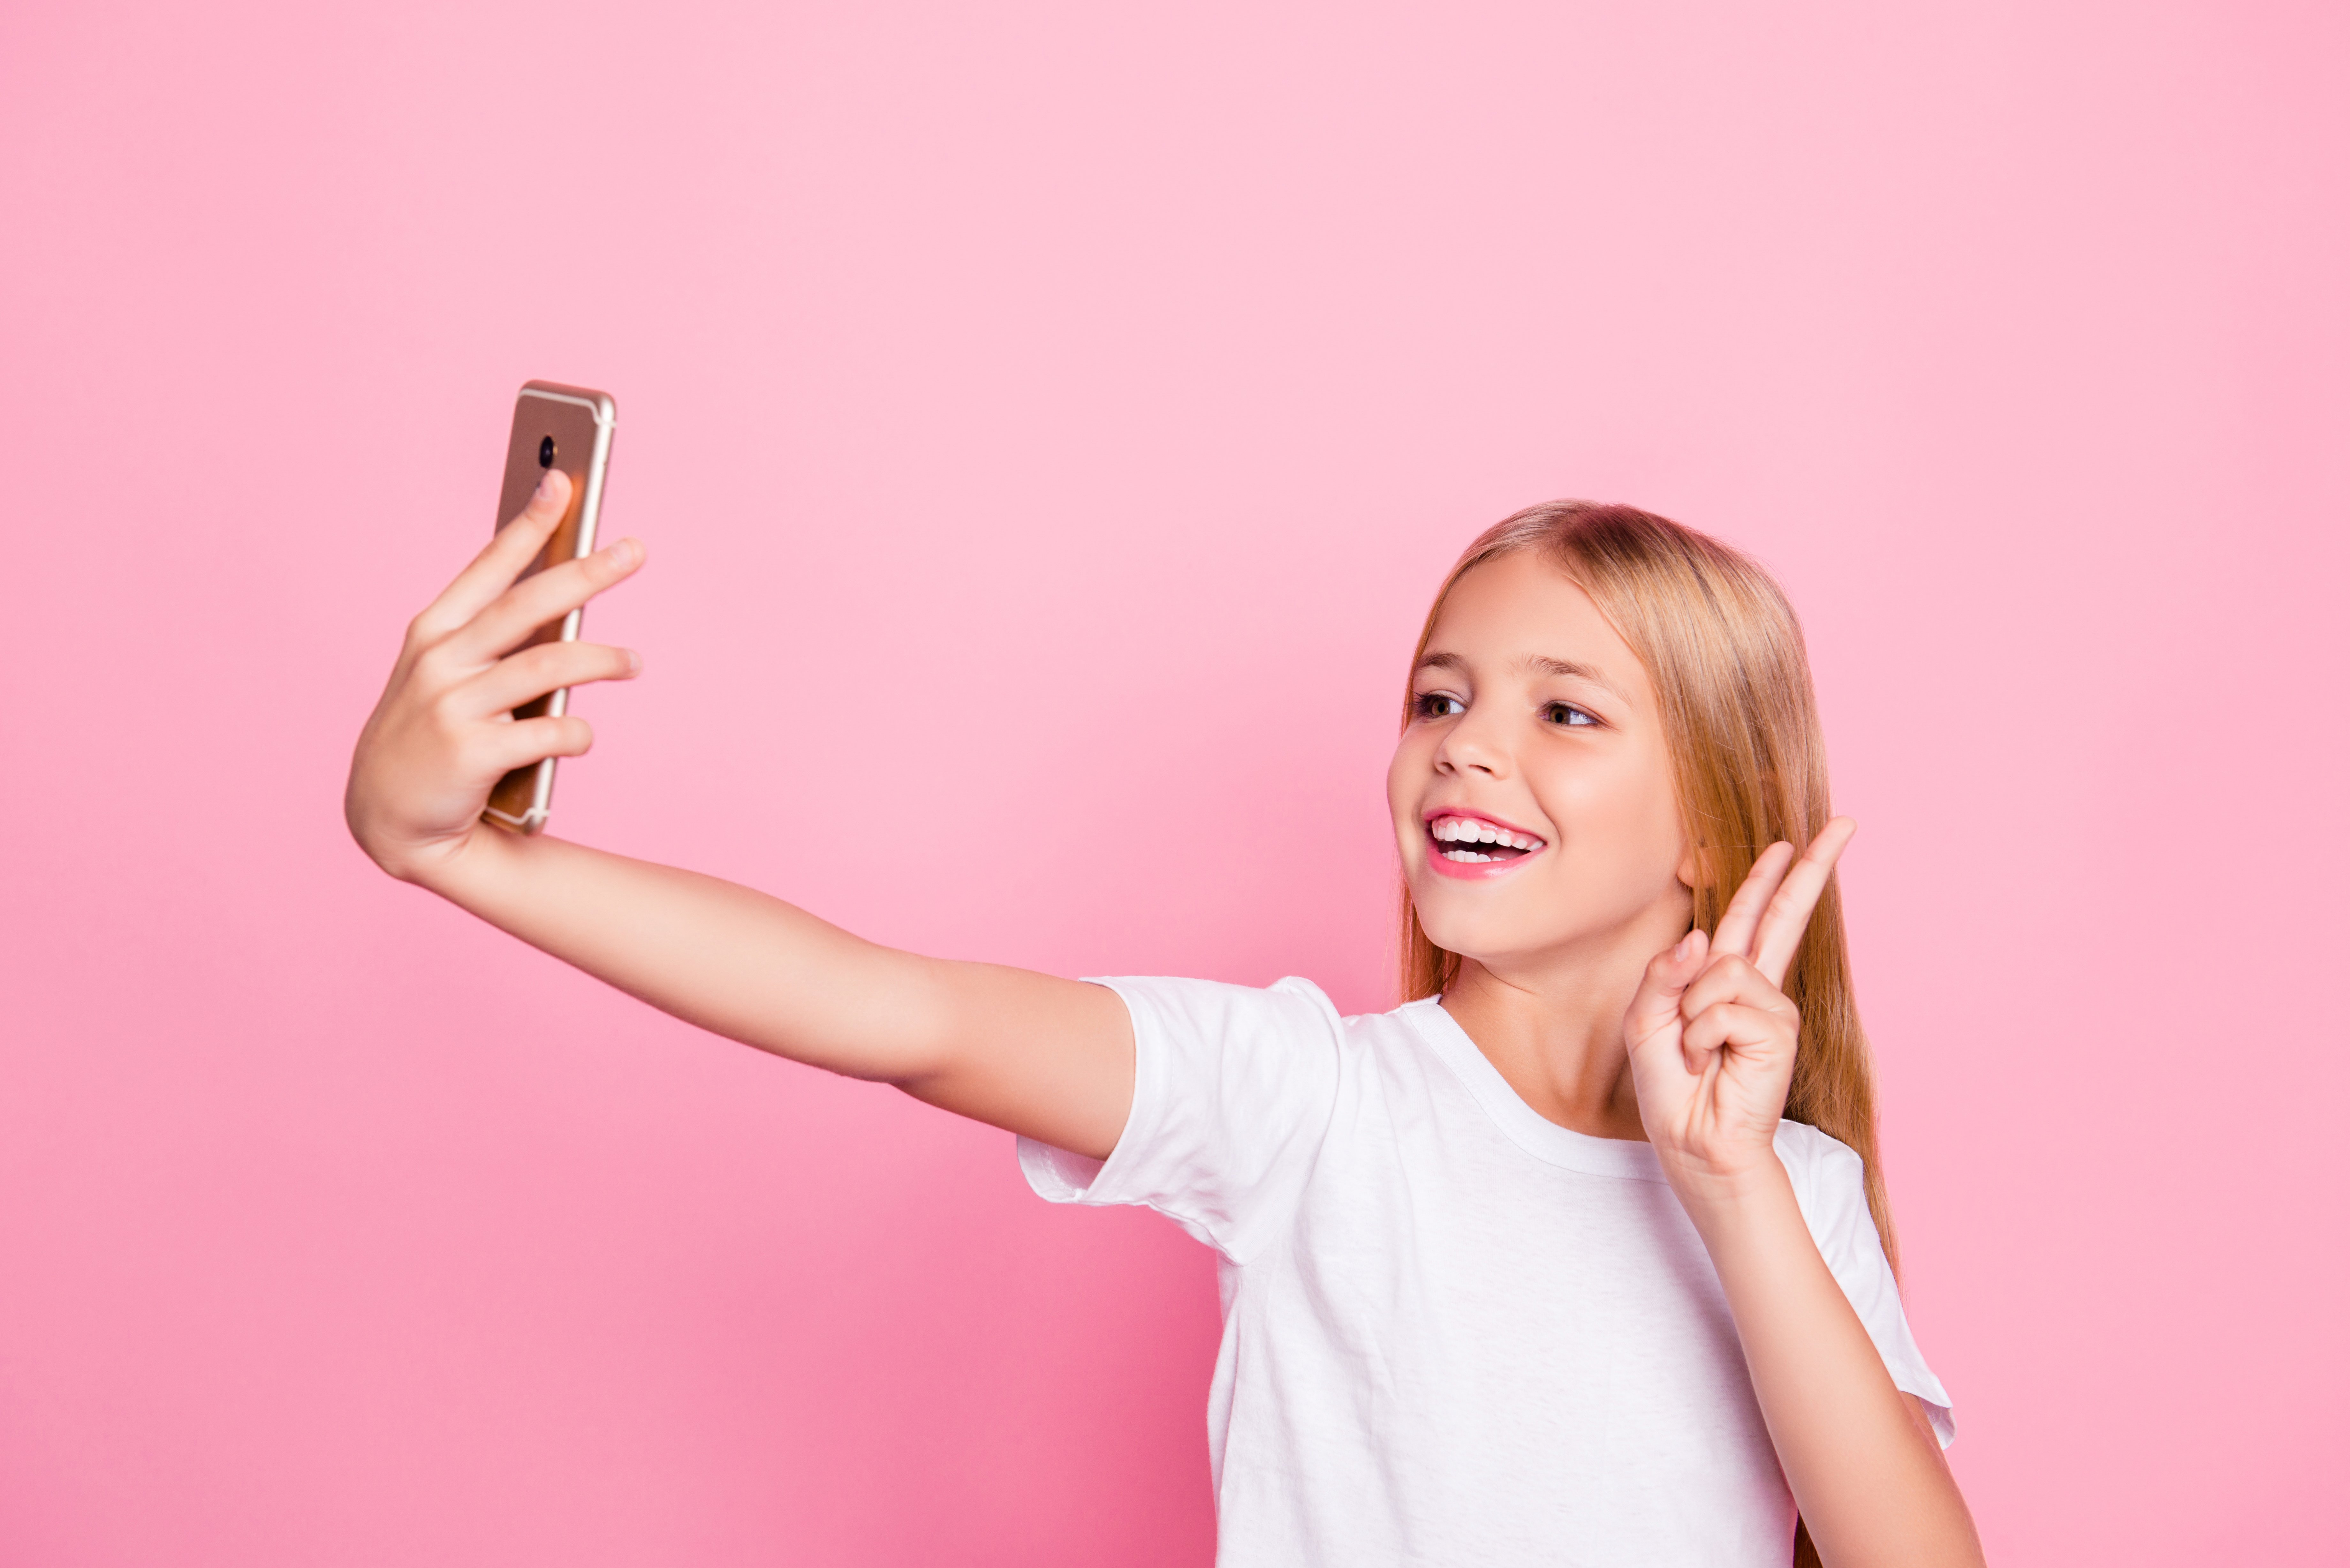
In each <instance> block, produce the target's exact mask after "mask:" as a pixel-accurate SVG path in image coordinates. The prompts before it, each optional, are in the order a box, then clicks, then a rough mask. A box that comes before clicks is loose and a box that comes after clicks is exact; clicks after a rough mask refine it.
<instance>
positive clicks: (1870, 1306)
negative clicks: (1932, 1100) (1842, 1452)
mask: <svg viewBox="0 0 2350 1568" xmlns="http://www.w3.org/2000/svg"><path fill="white" fill-rule="evenodd" d="M1773 1144H1774V1145H1775V1146H1776V1147H1777V1149H1778V1154H1779V1158H1780V1161H1781V1162H1782V1163H1783V1164H1784V1165H1785V1166H1786V1168H1787V1174H1788V1175H1789V1176H1790V1177H1792V1178H1793V1179H1794V1184H1795V1200H1796V1202H1797V1204H1798V1205H1799V1206H1800V1207H1801V1208H1802V1210H1803V1211H1804V1225H1805V1226H1806V1227H1807V1228H1808V1229H1809V1230H1810V1231H1811V1233H1812V1240H1813V1241H1814V1243H1816V1244H1817V1245H1818V1247H1819V1249H1820V1256H1821V1257H1822V1258H1823V1259H1825V1261H1826V1262H1827V1266H1828V1272H1830V1273H1832V1274H1834V1275H1835V1282H1836V1283H1837V1284H1839V1285H1841V1286H1842V1287H1844V1294H1845V1299H1846V1301H1848V1302H1850V1303H1852V1310H1853V1311H1854V1312H1855V1313H1856V1314H1858V1315H1859V1318H1860V1322H1861V1326H1862V1327H1864V1328H1866V1329H1867V1330H1868V1337H1869V1339H1870V1340H1871V1341H1872V1342H1874V1343H1875V1345H1876V1346H1877V1355H1880V1356H1882V1357H1884V1359H1885V1369H1886V1370H1887V1372H1889V1373H1891V1374H1892V1375H1893V1386H1895V1387H1896V1388H1898V1389H1900V1390H1901V1392H1903V1393H1904V1394H1914V1395H1916V1396H1917V1397H1918V1398H1919V1399H1921V1400H1923V1401H1924V1402H1925V1405H1926V1416H1927V1418H1928V1419H1929V1420H1930V1421H1932V1422H1933V1425H1934V1435H1935V1436H1936V1437H1937V1438H1940V1439H1941V1443H1942V1446H1943V1447H1944V1448H1946V1449H1947V1448H1949V1447H1950V1444H1951V1442H1952V1441H1953V1440H1954V1439H1955V1438H1957V1437H1958V1431H1959V1429H1958V1423H1957V1422H1956V1421H1955V1420H1954V1419H1953V1418H1952V1417H1951V1414H1950V1394H1949V1392H1948V1391H1947V1390H1945V1389H1944V1388H1943V1386H1942V1380H1941V1379H1940V1378H1939V1377H1937V1376H1934V1372H1933V1368H1931V1367H1929V1366H1927V1365H1926V1358H1925V1356H1924V1355H1922V1354H1921V1353H1920V1352H1919V1351H1918V1341H1917V1339H1916V1338H1915V1337H1914V1336H1913V1335H1912V1334H1910V1332H1909V1318H1908V1314H1906V1313H1904V1312H1903V1311H1902V1310H1901V1288H1900V1286H1898V1284H1896V1283H1895V1282H1894V1279H1893V1266H1892V1265H1891V1264H1890V1263H1888V1262H1886V1259H1885V1244H1884V1242H1883V1241H1880V1240H1878V1238H1877V1223H1876V1221H1875V1220H1872V1219H1870V1217H1869V1213H1868V1195H1867V1191H1866V1188H1865V1187H1864V1186H1863V1185H1862V1168H1861V1163H1860V1156H1858V1155H1857V1154H1855V1153H1854V1152H1853V1151H1852V1150H1851V1149H1850V1148H1849V1147H1846V1146H1845V1145H1844V1144H1842V1143H1840V1142H1838V1141H1837V1140H1836V1139H1835V1138H1833V1137H1829V1136H1828V1135H1827V1134H1825V1133H1824V1132H1822V1131H1820V1130H1819V1129H1818V1128H1817V1127H1807V1126H1805V1125H1804V1123H1802V1122H1792V1121H1783V1122H1781V1123H1780V1124H1779V1133H1778V1137H1776V1138H1774V1139H1773Z"/></svg>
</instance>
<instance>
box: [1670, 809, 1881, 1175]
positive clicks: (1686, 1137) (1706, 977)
mask: <svg viewBox="0 0 2350 1568" xmlns="http://www.w3.org/2000/svg"><path fill="white" fill-rule="evenodd" d="M1856 826H1857V825H1856V824H1855V823H1854V822H1853V820H1852V819H1851V818H1850V817H1845V816H1840V817H1837V818H1835V820H1834V821H1832V822H1830V823H1829V824H1828V825H1827V826H1826V827H1825V828H1823V829H1822V830H1821V832H1820V836H1818V837H1817V838H1814V840H1812V846H1811V847H1810V848H1809V849H1806V850H1805V851H1804V854H1803V857H1802V858H1801V859H1798V858H1796V856H1795V849H1794V846H1793V845H1791V844H1773V846H1771V847H1770V848H1768V849H1766V850H1764V851H1763V855H1762V857H1761V858H1760V859H1758V860H1756V861H1755V862H1754V869H1753V870H1752V871H1751V872H1749V873H1748V874H1747V877H1746V881H1745V884H1744V885H1743V886H1742V887H1741V888H1739V889H1738V896H1737V897H1736V898H1732V899H1731V901H1730V907H1729V908H1728V909H1725V910H1723V911H1722V915H1721V921H1720V923H1719V924H1718V925H1717V926H1716V927H1715V929H1714V933H1713V939H1712V940H1711V943H1709V942H1708V941H1707V939H1706V934H1705V933H1704V932H1703V931H1700V930H1693V931H1691V932H1690V934H1689V935H1688V936H1687V937H1686V938H1684V939H1683V940H1682V941H1681V944H1680V945H1679V947H1677V948H1674V949H1673V950H1671V951H1669V952H1663V953H1659V954H1658V955H1657V957H1656V958H1655V959H1653V960H1652V961H1650V962H1649V964H1648V973H1647V974H1646V975H1645V976H1644V977H1643V978H1642V980H1641V981H1640V989H1639V990H1638V992H1636V993H1635V994H1634V995H1633V998H1632V1005H1631V1007H1630V1008H1629V1009H1628V1010H1627V1012H1625V1014H1624V1044H1625V1045H1626V1047H1627V1050H1628V1051H1629V1052H1630V1054H1631V1061H1632V1086H1633V1089H1634V1091H1635V1092H1636V1093H1637V1094H1638V1096H1639V1101H1640V1124H1641V1126H1642V1127H1645V1128H1646V1129H1647V1130H1648V1141H1649V1142H1650V1144H1651V1145H1653V1146H1654V1147H1655V1148H1656V1151H1657V1156H1658V1158H1659V1160H1660V1161H1662V1163H1663V1165H1664V1167H1665V1172H1666V1175H1667V1177H1668V1179H1670V1180H1671V1182H1672V1184H1673V1187H1674V1189H1675V1190H1676V1191H1677V1192H1679V1193H1680V1195H1681V1197H1682V1199H1683V1201H1684V1202H1687V1201H1690V1199H1694V1198H1700V1197H1702V1196H1707V1194H1705V1193H1702V1192H1700V1190H1699V1189H1704V1188H1714V1187H1719V1188H1721V1189H1722V1190H1724V1191H1725V1192H1726V1191H1728V1190H1730V1189H1734V1188H1735V1187H1736V1186H1737V1185H1738V1184H1739V1183H1740V1182H1742V1181H1743V1180H1745V1179H1748V1178H1751V1177H1752V1176H1753V1175H1755V1174H1756V1173H1757V1172H1760V1171H1765V1170H1768V1169H1769V1168H1770V1167H1769V1166H1768V1165H1767V1164H1766V1163H1765V1162H1767V1161H1772V1160H1773V1159H1774V1158H1775V1157H1774V1156H1773V1153H1772V1149H1771V1139H1772V1137H1773V1135H1774V1134H1775V1133H1776V1132H1777V1131H1778V1129H1779V1117H1780V1114H1781V1113H1782V1112H1783V1111H1784V1110H1785V1108H1786V1105H1787V1085H1788V1081H1789V1079H1790V1078H1792V1077H1793V1075H1794V1070H1795V1037H1796V1033H1797V1030H1798V1029H1799V1028H1800V1026H1801V1024H1802V1020H1801V1019H1800V1018H1799V1017H1798V1016H1797V1015H1796V1012H1795V1005H1794V1003H1793V1002H1789V1001H1788V1000H1787V998H1786V995H1785V994H1784V993H1783V992H1781V991H1780V989H1779V985H1780V982H1781V981H1783V980H1784V979H1785V978H1786V974H1787V965H1788V964H1789V963H1791V962H1793V961H1794V957H1795V950H1796V948H1797V947H1798V946H1799V945H1801V943H1802V941H1803V939H1804V927H1805V926H1807V925H1808V924H1810V922H1811V918H1812V909H1813V907H1814V905H1816V904H1817V903H1818V902H1819V900H1820V893H1821V891H1822V890H1823V889H1824V888H1826V887H1827V881H1828V873H1829V872H1830V871H1832V870H1833V869H1835V862H1836V857H1837V856H1839V855H1841V854H1843V853H1844V846H1846V844H1848V843H1849V842H1851V839H1852V836H1853V833H1854V832H1855V830H1856Z"/></svg>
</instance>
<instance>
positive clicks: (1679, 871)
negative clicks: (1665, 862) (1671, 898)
mask: <svg viewBox="0 0 2350 1568" xmlns="http://www.w3.org/2000/svg"><path fill="white" fill-rule="evenodd" d="M1673 875H1674V876H1675V877H1679V879H1680V884H1681V886H1682V887H1684V888H1688V889H1689V890H1690V892H1692V893H1694V892H1696V891H1697V877H1698V869H1697V851H1696V850H1694V849H1691V850H1690V851H1688V852H1687V853H1686V854H1684V855H1683V856H1682V857H1681V863H1680V864H1679V865H1678V866H1676V867H1673Z"/></svg>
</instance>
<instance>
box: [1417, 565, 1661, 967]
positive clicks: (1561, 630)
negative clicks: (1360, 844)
mask: <svg viewBox="0 0 2350 1568" xmlns="http://www.w3.org/2000/svg"><path fill="white" fill-rule="evenodd" d="M1411 690H1412V720H1411V722H1410V724H1409V727H1408V728H1406V729H1405V731H1404V732H1403V739H1402V741H1401V742H1399V743H1398V745H1397V747H1396V753H1395V761H1394V763H1392V764H1390V765H1389V767H1388V805H1389V806H1390V807H1391V809H1392V810H1393V812H1394V814H1395V827H1396V843H1397V846H1398V847H1399V849H1400V850H1401V851H1402V853H1403V867H1404V875H1405V877H1407V878H1408V879H1409V883H1410V886H1411V897H1412V902H1413V904H1414V905H1415V906H1416V907H1417V909H1419V923H1420V928H1421V929H1423V930H1425V931H1426V932H1427V933H1428V936H1429V940H1431V941H1433V942H1434V943H1436V945H1437V946H1439V947H1440V948H1444V949H1447V950H1450V951H1452V952H1456V953H1460V954H1461V955H1462V956H1463V957H1466V958H1471V959H1474V960H1476V961H1479V962H1480V963H1482V964H1483V965H1485V967H1486V968H1488V969H1492V970H1497V971H1502V972H1503V973H1507V972H1508V971H1511V970H1513V969H1522V968H1524V967H1527V966H1528V965H1529V964H1531V963H1539V962H1540V961H1543V960H1544V959H1545V958H1553V957H1556V958H1565V957H1569V956H1571V955H1573V954H1574V953H1575V950H1578V949H1585V950H1591V949H1597V948H1612V947H1613V946H1614V945H1615V943H1616V942H1617V940H1638V941H1639V942H1641V943H1644V944H1648V943H1653V944H1654V945H1653V946H1648V947H1647V949H1646V950H1645V951H1644V952H1643V954H1642V957H1643V958H1645V957H1646V956H1648V953H1649V952H1654V951H1660V950H1662V949H1663V948H1664V947H1665V946H1667V945H1669V944H1670V942H1671V941H1672V940H1673V939H1674V938H1676V937H1678V936H1679V934H1680V932H1681V931H1682V930H1683V929H1686V927H1687V926H1688V923H1689V919H1690V891H1689V889H1690V881H1691V879H1692V877H1694V875H1695V873H1694V868H1693V867H1692V866H1691V864H1690V854H1689V850H1688V847H1687V846H1686V845H1685V844H1684V842H1683V840H1682V835H1681V824H1680V814H1679V810H1678V808H1677V806H1676V805H1675V801H1674V794H1673V782H1672V767H1671V759H1670V757H1669V754H1668V753H1667V752H1666V749H1665V733H1664V725H1663V722H1662V721H1661V720H1660V718H1659V714H1658V711H1657V700H1656V694H1655V692H1654V691H1653V690H1652V689H1651V688H1650V686H1649V682H1648V671H1647V670H1645V669H1643V668H1642V667H1641V664H1640V660H1639V659H1638V656H1637V655H1635V654H1634V653H1633V651H1632V649H1630V648H1629V647H1628V646H1627V644H1626V643H1625V641H1624V639H1622V638H1621V637H1618V636H1617V634H1616V628H1613V627H1611V626H1609V625H1608V624H1607V618H1605V617H1604V616H1602V615H1601V614H1600V613H1599V609H1598V607H1597V606H1596V605H1594V604H1593V603H1592V602H1591V598H1590V596H1589V595H1587V594H1586V593H1585V592H1584V591H1583V590H1582V589H1581V588H1579V587H1576V586H1575V584H1574V583H1572V582H1570V581H1568V580H1567V578H1566V576H1565V575H1564V574H1562V573H1561V572H1559V571H1558V570H1557V568H1555V567H1554V566H1550V565H1549V564H1548V563H1546V562H1544V561H1543V560H1542V559H1541V558H1540V557H1539V556H1535V555H1534V554H1533V553H1531V552H1524V551H1521V552H1517V553H1514V554H1512V555H1507V556H1500V557H1498V558H1497V559H1494V560H1491V561H1487V562H1486V563H1484V564H1483V565H1482V566H1477V567H1475V568H1473V569H1472V570H1471V571H1470V572H1469V573H1468V574H1467V575H1466V576H1463V577H1462V578H1461V580H1460V581H1459V582H1458V583H1456V584H1455V585H1454V586H1453V589H1452V593H1451V597H1449V598H1447V599H1446V600H1445V603H1444V608H1443V610H1442V612H1441V613H1440V615H1439V616H1438V617H1437V620H1436V628H1435V630H1434V632H1433V633H1432V634H1431V635H1430V638H1429V641H1428V653H1427V656H1426V658H1424V659H1422V660H1421V661H1420V666H1419V669H1418V670H1414V671H1413V672H1412V683H1411Z"/></svg>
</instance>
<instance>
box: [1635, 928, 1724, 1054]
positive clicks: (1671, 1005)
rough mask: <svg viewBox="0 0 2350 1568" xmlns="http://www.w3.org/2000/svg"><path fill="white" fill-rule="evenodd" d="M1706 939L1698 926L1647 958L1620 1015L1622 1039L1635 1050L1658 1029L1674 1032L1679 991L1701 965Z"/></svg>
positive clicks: (1686, 985)
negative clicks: (1645, 969) (1636, 987)
mask: <svg viewBox="0 0 2350 1568" xmlns="http://www.w3.org/2000/svg"><path fill="white" fill-rule="evenodd" d="M1709 947H1710V943H1709V942H1708V940H1707V939H1706V934H1705V932H1703V931H1702V930H1699V929H1691V930H1690V934H1689V935H1687V936H1685V937H1683V938H1682V939H1681V940H1680V942H1679V945H1678V946H1676V947H1673V948H1671V949H1669V950H1667V951H1664V952H1660V953H1659V954H1658V955H1657V956H1656V957H1655V958H1653V959H1650V960H1649V961H1648V972H1647V973H1645V974H1643V975H1642V976H1641V977H1640V989H1639V990H1638V991H1637V992H1633V993H1632V1005H1631V1007H1630V1009H1629V1010H1627V1012H1626V1013H1625V1015H1624V1033H1625V1042H1626V1044H1627V1045H1629V1046H1631V1047H1632V1048H1633V1049H1635V1050H1638V1048H1639V1046H1640V1044H1641V1042H1643V1041H1645V1040H1648V1039H1652V1038H1654V1037H1655V1036H1656V1035H1657V1034H1658V1033H1659V1032H1660V1031H1662V1032H1668V1033H1671V1032H1677V1030H1678V1028H1679V1023H1680V1018H1681V992H1685V991H1687V990H1688V989H1689V988H1690V982H1691V981H1694V980H1696V979H1697V977H1698V974H1699V972H1700V971H1702V970H1703V969H1704V968H1705V960H1706V954H1707V951H1708V950H1709Z"/></svg>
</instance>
